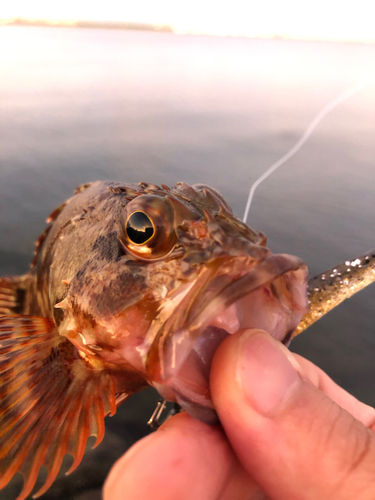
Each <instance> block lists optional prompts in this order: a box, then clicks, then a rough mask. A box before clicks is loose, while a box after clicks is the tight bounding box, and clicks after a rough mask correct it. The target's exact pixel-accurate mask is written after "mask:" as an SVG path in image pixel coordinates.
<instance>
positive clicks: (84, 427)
mask: <svg viewBox="0 0 375 500" xmlns="http://www.w3.org/2000/svg"><path fill="white" fill-rule="evenodd" d="M0 286H1V281H0ZM20 381H21V382H20ZM0 388H1V391H2V396H3V397H2V398H1V399H0V414H3V418H2V419H1V420H0V450H1V454H0V488H3V487H5V486H6V484H8V482H9V481H10V480H11V479H12V477H13V476H14V475H15V474H16V473H17V472H20V473H21V474H22V475H23V478H24V486H23V489H22V491H21V493H20V495H19V496H18V499H17V500H24V499H25V498H26V497H27V496H28V495H29V494H30V493H31V491H32V489H33V487H34V484H35V482H36V480H37V477H38V474H39V470H40V468H41V467H42V466H43V465H45V466H46V468H47V479H46V481H45V484H44V485H43V486H42V488H41V489H40V490H39V491H38V492H37V493H36V495H35V497H37V496H40V495H41V494H42V493H44V492H45V491H46V490H47V489H48V488H49V487H50V486H51V484H52V482H53V481H54V480H55V478H56V476H57V474H58V472H59V470H60V467H61V464H62V461H63V458H64V456H65V455H66V454H67V453H69V454H71V455H72V456H73V464H72V466H71V468H70V470H69V471H68V472H71V471H72V470H74V469H75V467H77V466H78V465H79V463H80V462H81V460H82V457H83V454H84V451H85V447H86V442H87V439H88V438H89V437H90V436H92V435H93V436H96V437H97V440H96V443H95V445H97V444H99V442H100V441H101V440H102V438H103V436H104V417H105V416H106V415H107V414H108V413H110V412H111V413H113V412H114V410H115V405H114V401H115V384H114V381H113V378H112V376H111V375H110V374H109V373H108V371H106V370H104V369H103V370H99V369H95V370H94V369H93V368H91V367H90V366H89V365H88V364H87V363H86V361H85V360H83V359H82V358H81V357H80V356H79V355H77V352H76V349H75V347H74V346H73V345H72V344H71V343H70V342H69V341H68V340H67V339H65V338H63V337H60V336H59V335H58V332H57V330H56V327H55V324H54V322H53V320H52V319H48V318H34V317H30V316H19V315H12V316H0Z"/></svg>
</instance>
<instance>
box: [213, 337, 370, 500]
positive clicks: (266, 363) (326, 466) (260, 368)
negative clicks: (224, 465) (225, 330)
mask: <svg viewBox="0 0 375 500" xmlns="http://www.w3.org/2000/svg"><path fill="white" fill-rule="evenodd" d="M211 391H212V398H213V401H214V404H215V407H216V409H217V411H218V414H219V418H220V421H221V423H222V426H223V428H224V430H225V432H226V434H227V437H228V439H229V441H230V443H231V445H232V447H233V449H234V451H235V452H236V454H237V456H238V458H239V459H240V461H241V462H242V465H243V466H244V468H245V469H246V470H247V471H248V472H249V474H250V475H251V476H252V477H253V478H254V479H255V481H257V483H258V484H259V486H260V487H261V489H262V490H263V491H264V492H265V493H266V494H267V495H268V496H270V497H271V498H272V499H274V500H315V499H317V498H319V500H332V499H333V498H334V499H335V500H346V499H347V500H349V499H350V500H353V499H354V498H355V499H356V500H374V499H375V437H374V434H373V433H372V432H371V431H370V430H369V429H368V428H367V427H365V426H364V425H363V424H362V423H361V422H359V421H358V420H356V419H355V418H354V417H353V416H352V415H351V414H350V413H348V412H346V411H345V410H344V409H342V408H341V407H340V406H338V405H337V404H336V403H335V402H334V401H332V400H331V399H329V398H328V397H327V396H326V395H325V394H324V393H323V392H321V391H320V390H318V389H317V388H316V387H314V385H313V384H312V383H311V382H310V381H308V380H307V378H306V377H304V375H303V373H302V370H301V368H300V366H299V365H298V363H297V361H296V360H295V358H294V357H293V355H292V354H291V353H290V352H289V351H288V350H287V349H286V348H285V347H284V346H283V345H281V344H280V343H279V342H276V341H275V340H274V339H272V338H271V337H270V336H269V335H268V334H267V333H266V332H263V331H260V330H246V331H244V332H243V333H242V334H241V333H239V334H236V335H231V336H229V338H227V339H226V340H225V342H223V343H222V344H221V346H220V347H219V349H218V351H217V353H216V354H215V357H214V360H213V365H212V370H211Z"/></svg>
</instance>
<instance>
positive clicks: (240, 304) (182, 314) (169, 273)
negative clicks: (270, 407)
mask: <svg viewBox="0 0 375 500" xmlns="http://www.w3.org/2000/svg"><path fill="white" fill-rule="evenodd" d="M47 222H49V225H48V227H47V229H46V231H45V232H44V234H43V235H42V236H41V237H40V238H39V240H38V241H37V247H36V255H35V258H34V261H33V264H32V267H31V270H30V272H29V273H27V274H26V275H24V276H19V277H8V278H0V315H1V316H0V393H1V397H0V488H2V487H4V486H5V485H6V484H7V483H8V482H9V481H10V480H11V478H12V477H13V476H14V474H15V473H17V472H20V473H21V474H22V475H23V477H24V487H23V490H22V492H21V493H20V495H19V497H18V500H23V499H25V498H26V497H27V495H28V494H29V493H30V492H31V490H32V488H33V486H34V484H35V481H36V479H37V476H38V472H39V469H40V468H41V466H42V465H45V466H46V468H47V479H46V482H45V484H44V486H43V487H42V489H41V490H39V492H38V493H37V496H39V495H41V494H42V493H43V492H45V491H46V490H47V489H48V488H49V486H50V485H51V484H52V482H53V481H54V479H55V478H56V475H57V473H58V471H59V469H60V466H61V463H62V460H63V458H64V455H65V454H67V453H69V454H71V455H72V456H73V457H74V461H73V464H72V466H71V468H70V471H72V470H74V469H75V468H76V467H77V465H78V464H79V463H80V461H81V459H82V456H83V453H84V450H85V445H86V441H87V439H88V437H89V436H91V435H94V436H96V438H97V439H96V443H95V446H96V445H97V444H99V442H100V441H101V439H102V438H103V435H104V417H105V416H106V415H107V414H111V415H113V414H114V413H115V411H116V407H117V406H118V405H119V404H120V403H121V402H123V401H124V400H125V399H126V398H127V397H129V396H130V395H131V394H133V393H134V392H136V391H139V390H140V389H142V388H144V387H146V386H147V385H152V386H154V387H156V389H157V390H158V391H159V393H160V394H161V395H162V397H163V398H164V399H166V400H169V401H176V402H178V403H179V404H180V405H181V406H182V408H183V409H185V410H186V411H187V412H189V413H190V414H191V415H193V416H194V417H197V418H200V419H201V420H203V421H205V422H207V423H214V422H215V421H216V419H217V416H216V413H215V408H214V406H213V403H212V400H211V397H210V390H209V383H208V378H209V371H210V364H211V360H212V357H213V354H214V352H215V350H216V348H217V346H218V345H219V344H220V342H221V341H222V340H223V339H224V338H225V337H226V336H227V335H230V334H233V333H235V332H236V331H238V330H239V329H240V328H245V327H246V328H249V327H257V328H262V329H264V330H266V331H268V332H269V333H270V334H271V335H272V336H273V337H275V338H276V339H278V340H280V341H281V342H283V343H284V344H288V343H289V341H290V340H291V338H292V337H293V336H294V335H295V334H296V333H299V332H300V331H302V330H303V329H305V328H306V327H307V326H309V324H311V323H313V322H314V321H315V320H316V319H318V318H319V317H320V316H322V315H323V314H325V313H326V312H327V311H328V310H330V309H332V307H334V306H335V305H337V303H339V302H341V301H342V300H343V299H344V298H346V297H348V296H350V295H352V294H353V293H355V292H356V291H358V290H359V289H361V288H363V287H364V286H366V285H368V284H369V283H370V282H372V281H374V280H375V252H370V253H368V254H366V255H364V256H363V257H361V258H359V259H355V260H354V261H351V262H346V263H345V264H343V265H342V266H341V267H337V268H335V269H333V270H331V271H328V272H326V273H323V274H322V275H320V276H318V277H316V278H313V279H312V280H310V284H308V272H307V267H306V265H305V264H304V263H303V262H302V261H301V260H300V259H299V258H297V257H293V256H291V255H284V254H281V255H274V254H272V252H271V251H270V250H269V249H268V248H267V247H266V238H265V236H264V235H263V234H262V233H261V232H259V231H256V230H253V229H251V228H250V227H248V226H247V225H245V224H244V223H243V222H241V221H240V220H239V219H238V218H236V217H235V216H234V215H233V213H232V211H231V208H230V207H229V205H228V203H227V202H226V201H225V200H224V198H223V197H222V195H221V194H220V193H218V191H216V190H215V189H213V188H211V187H208V186H204V185H195V186H188V185H187V184H185V183H178V184H177V186H175V187H171V188H169V187H168V186H165V185H162V186H161V187H159V186H156V185H153V184H147V183H139V184H131V185H130V184H120V183H116V182H94V183H91V184H86V185H83V186H80V187H79V188H77V190H76V192H75V195H74V196H73V197H72V198H71V199H69V200H67V201H66V202H65V203H64V204H63V205H61V206H60V207H59V208H58V209H56V210H55V211H54V212H53V213H52V214H51V216H50V217H49V219H47Z"/></svg>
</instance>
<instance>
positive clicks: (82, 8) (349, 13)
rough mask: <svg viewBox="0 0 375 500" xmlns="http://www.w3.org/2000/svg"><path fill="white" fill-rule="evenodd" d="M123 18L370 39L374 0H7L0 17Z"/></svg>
mask: <svg viewBox="0 0 375 500" xmlns="http://www.w3.org/2000/svg"><path fill="white" fill-rule="evenodd" d="M14 17H23V18H29V19H47V20H67V21H75V20H93V21H124V22H137V23H151V24H156V25H169V26H171V28H172V29H173V30H174V31H175V32H176V33H203V34H212V35H221V36H225V35H230V36H251V37H274V36H278V37H283V38H298V39H314V40H340V41H362V42H375V28H374V19H375V1H374V0H356V1H355V2H354V1H348V0H347V1H343V0H314V1H312V0H310V1H302V0H282V1H281V0H262V1H261V2H259V1H257V2H255V1H253V0H189V1H184V0H180V1H177V0H136V1H130V0H122V1H121V0H105V1H104V2H103V1H100V2H99V1H97V0H91V1H88V0H64V1H63V2H56V1H51V0H32V1H30V0H12V1H11V2H2V5H1V6H0V20H1V19H2V20H4V19H9V18H14Z"/></svg>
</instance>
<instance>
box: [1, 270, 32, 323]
mask: <svg viewBox="0 0 375 500" xmlns="http://www.w3.org/2000/svg"><path fill="white" fill-rule="evenodd" d="M28 280H29V277H28V275H27V274H25V275H24V276H9V277H7V278H0V316H1V315H3V314H6V315H8V314H20V313H22V311H23V305H24V300H25V295H26V289H27V285H28Z"/></svg>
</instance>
